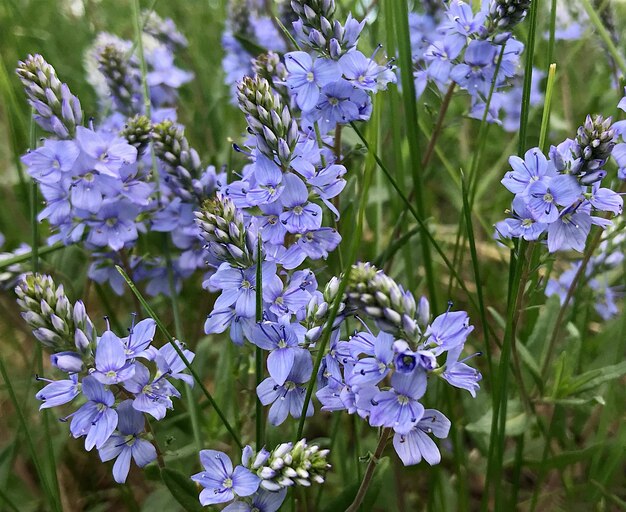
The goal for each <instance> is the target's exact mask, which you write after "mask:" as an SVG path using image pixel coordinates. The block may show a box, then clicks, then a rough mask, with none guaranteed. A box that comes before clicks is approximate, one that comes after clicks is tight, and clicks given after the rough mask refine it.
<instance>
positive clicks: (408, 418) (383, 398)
mask: <svg viewBox="0 0 626 512" xmlns="http://www.w3.org/2000/svg"><path fill="white" fill-rule="evenodd" d="M391 385H392V386H393V387H392V389H390V390H389V391H379V392H378V393H376V394H375V395H374V397H373V398H372V409H371V412H370V425H372V426H373V427H380V426H385V427H392V428H393V429H394V431H395V432H398V433H400V434H406V433H408V432H409V431H410V430H411V429H412V428H413V427H414V426H415V425H416V424H417V422H418V421H419V420H420V419H421V418H422V416H423V414H424V406H423V405H422V404H420V403H419V402H418V400H419V399H420V398H421V397H422V396H423V395H424V393H425V392H426V372H424V371H422V369H421V368H420V369H417V370H415V371H413V373H409V374H406V373H394V374H393V376H392V377H391Z"/></svg>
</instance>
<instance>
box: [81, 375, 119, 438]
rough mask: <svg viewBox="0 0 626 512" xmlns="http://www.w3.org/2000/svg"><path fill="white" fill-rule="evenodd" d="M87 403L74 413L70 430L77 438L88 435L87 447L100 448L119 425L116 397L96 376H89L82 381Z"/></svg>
mask: <svg viewBox="0 0 626 512" xmlns="http://www.w3.org/2000/svg"><path fill="white" fill-rule="evenodd" d="M82 391H83V394H84V395H85V396H86V397H87V399H88V401H87V403H86V404H84V405H83V406H81V408H80V409H78V410H77V411H76V412H75V413H74V414H72V423H70V432H71V433H72V435H73V436H74V437H75V438H78V437H82V436H84V435H86V436H87V438H86V439H85V449H86V450H87V451H89V450H91V449H92V448H93V447H94V446H95V447H96V448H100V447H101V446H102V445H103V444H104V443H105V442H106V440H107V439H108V438H109V437H110V436H111V434H112V433H113V431H114V430H115V427H117V421H118V418H117V412H116V411H115V410H114V409H113V404H114V403H115V397H114V396H113V393H111V391H109V390H108V389H106V388H105V387H104V385H103V384H101V383H100V382H98V381H97V380H96V379H95V378H94V377H90V376H87V377H85V378H84V379H83V382H82Z"/></svg>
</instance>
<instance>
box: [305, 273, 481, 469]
mask: <svg viewBox="0 0 626 512" xmlns="http://www.w3.org/2000/svg"><path fill="white" fill-rule="evenodd" d="M336 288H337V286H336V281H332V280H331V282H329V285H328V286H327V287H326V290H325V291H324V294H323V297H318V301H317V302H315V303H314V302H312V303H311V307H310V308H309V313H310V315H309V318H310V319H311V320H313V323H316V324H318V325H319V324H320V323H321V324H322V325H325V324H324V323H323V315H321V314H320V312H323V311H325V310H327V306H328V304H329V302H331V301H333V300H336V299H335V297H336ZM324 299H325V300H326V301H328V302H326V301H324ZM321 301H324V302H321ZM342 303H343V307H342V308H340V309H341V311H342V315H344V316H346V315H348V314H352V315H357V314H358V315H366V316H369V317H371V318H372V319H374V320H375V321H376V323H377V325H378V327H379V328H380V329H381V331H380V332H379V333H378V334H376V335H375V334H373V333H372V332H371V331H370V330H369V328H367V329H366V330H364V331H361V332H356V333H354V334H353V335H352V336H350V337H348V339H347V340H341V339H340V331H338V330H336V331H335V332H334V334H333V337H332V338H331V344H330V349H329V351H328V353H327V354H326V355H325V356H324V359H323V363H322V367H321V369H320V373H319V374H318V375H317V383H318V391H317V393H316V396H317V398H318V399H319V401H320V402H321V403H322V409H323V410H329V411H338V410H345V411H347V412H348V413H349V414H353V413H357V414H358V415H359V416H361V417H362V418H363V419H368V421H369V424H370V425H371V426H376V427H381V426H382V427H389V428H392V429H393V431H394V432H395V436H394V447H395V449H396V452H397V453H398V455H399V457H400V458H401V459H402V461H403V463H404V464H405V465H411V464H417V463H419V462H420V461H421V460H422V458H424V459H425V460H426V461H427V462H428V463H429V464H437V463H438V462H439V460H440V454H439V450H438V449H437V447H436V445H435V444H434V442H433V441H432V440H431V439H430V437H429V434H433V435H435V436H436V437H439V438H445V437H447V434H448V430H449V428H450V422H449V420H448V419H447V418H446V417H445V416H444V415H443V414H442V413H441V412H439V411H436V410H434V409H425V408H424V406H423V405H422V404H421V403H420V399H421V398H422V397H423V396H424V394H425V392H426V387H427V379H428V376H429V375H437V376H440V377H442V378H443V379H444V380H445V381H447V382H448V383H449V384H451V385H453V386H455V387H459V388H463V389H467V390H468V391H469V392H470V393H471V394H472V396H475V394H476V391H477V390H478V388H479V386H478V382H479V381H480V379H481V375H480V373H479V372H478V371H476V370H475V369H473V368H471V367H469V366H468V365H467V364H465V361H466V360H467V359H468V358H465V359H460V355H461V353H462V351H463V347H464V345H465V342H466V340H467V337H468V335H469V334H470V333H471V332H472V331H473V329H474V328H473V326H471V325H470V324H469V317H468V316H467V313H465V312H464V311H454V312H453V311H450V308H448V311H446V312H445V313H443V314H441V315H439V316H437V317H436V318H435V319H434V320H432V322H430V323H429V320H430V313H429V309H430V308H429V305H428V301H427V300H426V299H425V298H422V299H421V300H420V302H419V306H418V307H416V301H415V299H414V297H413V296H412V294H411V293H410V292H407V291H404V290H402V287H400V286H399V285H398V284H397V283H395V282H394V281H393V279H391V278H390V277H388V276H386V275H385V274H384V273H383V272H382V271H380V270H377V269H376V268H375V267H373V266H372V265H370V264H362V263H361V264H357V265H355V266H354V267H353V269H352V273H351V276H350V279H349V284H348V287H347V289H346V292H345V295H344V297H343V301H342ZM311 313H312V314H311ZM311 325H312V324H311V323H310V324H309V327H310V326H311ZM318 330H319V327H313V329H312V330H310V331H309V333H311V332H315V331H318ZM444 355H445V362H443V364H441V363H440V362H438V358H440V357H442V356H444Z"/></svg>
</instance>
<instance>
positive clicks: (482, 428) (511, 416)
mask: <svg viewBox="0 0 626 512" xmlns="http://www.w3.org/2000/svg"><path fill="white" fill-rule="evenodd" d="M492 414H493V409H489V410H488V411H487V412H486V413H485V414H484V415H483V416H481V417H480V418H479V419H478V420H476V421H474V422H472V423H468V424H467V426H466V427H465V428H466V430H467V431H468V432H473V433H475V434H483V435H489V434H490V433H491V417H492ZM530 423H531V419H530V418H529V417H528V416H527V415H526V413H525V412H524V411H523V409H522V405H521V403H520V402H519V401H518V400H511V401H510V402H509V405H508V408H507V415H506V427H505V433H506V435H507V436H519V435H521V434H523V433H524V432H526V430H527V429H528V427H529V426H530Z"/></svg>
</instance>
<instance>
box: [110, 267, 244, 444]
mask: <svg viewBox="0 0 626 512" xmlns="http://www.w3.org/2000/svg"><path fill="white" fill-rule="evenodd" d="M115 268H117V271H118V272H119V273H120V274H121V275H122V277H123V278H124V280H125V281H126V284H128V286H129V287H130V289H131V290H132V292H133V293H134V294H135V295H136V296H137V298H138V299H139V302H141V305H142V306H143V307H144V309H145V310H146V313H148V315H149V316H150V317H151V318H152V319H153V320H154V321H155V322H156V324H157V326H158V328H159V329H160V331H161V332H162V333H163V335H164V336H165V337H166V338H167V341H168V342H169V343H170V344H171V345H172V347H173V348H174V350H175V351H176V353H177V354H178V357H180V359H181V361H182V362H183V364H184V365H185V366H186V367H187V369H188V370H189V372H190V373H191V376H192V377H193V380H194V381H195V382H196V384H197V385H198V386H199V387H200V389H201V390H202V393H203V394H204V396H205V397H206V399H207V400H208V401H209V403H210V404H211V406H212V407H213V409H215V412H216V413H217V415H218V416H219V418H220V420H221V421H222V424H223V425H224V427H226V430H227V431H228V433H229V434H230V435H231V437H232V438H233V440H234V441H235V443H237V446H239V448H241V449H243V443H242V442H241V440H240V439H239V436H238V435H237V433H236V432H235V430H234V429H233V428H232V426H231V425H230V423H229V422H228V420H227V419H226V416H225V415H224V413H223V412H222V410H221V409H220V407H219V406H218V405H217V403H216V402H215V399H214V398H213V396H212V395H211V393H209V390H208V389H207V388H206V386H205V385H204V383H203V382H202V380H201V379H200V377H199V376H198V374H197V373H196V371H195V370H194V369H193V368H192V367H191V363H190V362H189V360H188V359H187V358H186V357H185V354H184V353H183V351H182V350H181V349H180V347H179V346H178V344H177V343H176V339H175V338H174V337H173V336H172V335H171V334H170V333H169V331H168V330H167V328H166V327H165V325H164V324H163V322H162V321H161V319H160V318H159V317H158V316H157V314H156V313H155V312H154V310H153V309H152V307H150V304H148V302H147V301H146V299H145V298H144V297H143V295H141V292H140V291H139V290H138V289H137V287H136V286H135V283H133V282H132V281H131V279H130V278H129V277H128V275H127V274H126V272H124V269H123V268H122V267H120V266H119V265H116V266H115Z"/></svg>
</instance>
